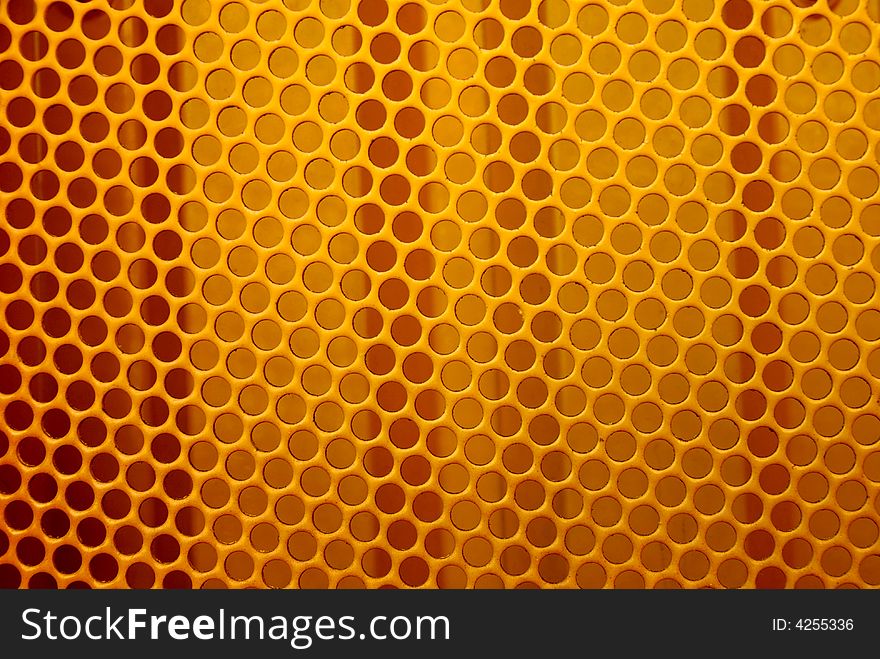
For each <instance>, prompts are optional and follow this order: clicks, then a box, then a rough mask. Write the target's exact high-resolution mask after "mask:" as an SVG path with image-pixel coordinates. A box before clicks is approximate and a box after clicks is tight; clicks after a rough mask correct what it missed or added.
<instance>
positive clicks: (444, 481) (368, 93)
mask: <svg viewBox="0 0 880 659" xmlns="http://www.w3.org/2000/svg"><path fill="white" fill-rule="evenodd" d="M0 17H2V18H0V111H2V117H3V119H2V124H0V126H2V127H0V191H2V195H0V208H2V211H3V217H4V218H5V222H4V224H3V229H2V232H0V237H2V240H0V253H2V256H0V307H2V312H3V319H4V322H3V327H2V329H3V331H2V334H0V338H2V343H0V409H2V412H3V416H2V426H3V427H2V431H3V432H2V435H0V439H2V441H0V491H2V494H3V502H2V515H3V518H2V519H3V521H2V526H3V529H2V531H0V585H2V586H6V587H16V586H21V587H30V588H40V587H55V586H58V587H101V586H112V587H133V588H149V587H165V588H189V587H195V588H212V587H242V586H253V587H273V588H277V587H302V588H327V587H330V588H346V587H364V586H366V587H378V586H397V587H404V586H410V587H419V586H424V587H443V588H448V587H451V588H461V587H477V588H483V587H485V588H500V587H505V588H512V587H556V586H561V587H585V588H595V587H612V586H613V587H618V588H627V587H637V588H641V587H706V586H708V587H716V588H717V587H723V588H737V587H764V588H781V587H788V588H791V587H810V588H813V587H844V586H845V587H854V586H858V587H865V586H876V585H878V584H880V555H878V554H877V553H876V543H877V539H878V516H880V511H878V501H877V494H878V488H877V483H878V482H880V453H878V451H877V448H876V445H877V441H878V439H880V418H878V416H877V400H878V394H880V391H878V378H880V352H878V351H877V349H876V347H877V342H878V340H880V312H878V309H877V307H878V305H877V297H876V285H877V279H878V268H880V260H878V259H880V251H878V249H877V246H878V236H880V205H878V204H877V198H878V194H877V192H878V155H880V142H878V138H880V99H878V97H877V89H878V87H880V61H878V60H880V50H878V37H880V29H878V21H880V3H878V2H877V0H867V2H866V1H865V0H839V1H834V2H826V0H819V2H811V1H805V0H794V1H793V2H787V1H759V0H753V1H751V2H750V1H748V0H729V1H728V2H721V1H716V2H713V1H712V0H631V1H627V0H611V1H609V2H601V3H586V2H574V1H569V2H567V1H566V0H542V1H540V2H537V1H532V2H530V1H529V0H462V1H460V2H458V1H450V2H407V3H402V2H387V3H386V2H385V1H384V0H363V1H362V2H349V0H321V1H319V0H313V1H311V2H310V1H309V0H284V2H281V1H280V0H267V1H266V2H257V1H248V2H245V1H244V0H242V1H241V2H225V1H224V2H211V1H209V0H184V1H183V2H179V1H178V0H143V2H135V1H134V0H111V1H109V2H33V1H31V0H7V1H6V2H2V3H0Z"/></svg>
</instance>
